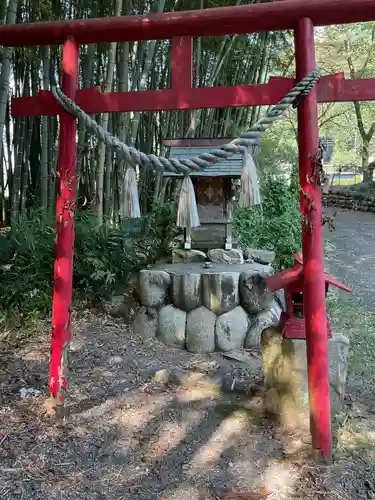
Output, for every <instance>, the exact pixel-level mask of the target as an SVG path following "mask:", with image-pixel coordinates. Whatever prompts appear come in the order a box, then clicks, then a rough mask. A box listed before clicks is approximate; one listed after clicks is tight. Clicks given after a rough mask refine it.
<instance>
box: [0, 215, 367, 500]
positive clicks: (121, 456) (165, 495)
mask: <svg viewBox="0 0 375 500" xmlns="http://www.w3.org/2000/svg"><path fill="white" fill-rule="evenodd" d="M374 225H375V218H374ZM338 230H339V231H340V228H339V229H338ZM370 234H371V233H370ZM373 253H374V257H373V258H374V260H375V252H373ZM366 265H367V264H366ZM339 277H340V276H339ZM46 332H47V333H40V336H39V338H37V339H34V341H33V342H31V343H29V344H26V345H23V346H19V347H15V346H13V345H12V344H10V343H6V342H4V343H2V344H0V349H1V356H0V363H1V364H0V391H1V393H0V403H1V406H0V423H1V429H0V498H1V499H4V500H8V499H25V500H47V499H50V500H54V499H59V500H60V499H61V500H80V499H83V500H86V499H90V500H92V499H97V500H102V499H103V500H104V499H105V500H115V499H116V500H130V499H136V500H258V499H261V498H269V499H270V500H282V499H291V498H295V499H302V498H303V499H314V500H322V499H332V500H336V499H353V498H358V499H371V498H375V473H374V470H375V467H374V466H375V451H374V450H375V448H374V444H375V404H374V405H372V402H373V401H374V402H375V399H374V398H371V397H369V394H370V392H369V391H366V395H367V397H366V398H363V399H361V394H362V393H363V391H362V385H361V375H360V373H362V377H363V378H368V377H367V375H366V373H365V372H358V373H357V372H355V376H354V377H352V378H351V379H350V381H349V385H348V387H349V394H348V398H347V401H346V405H345V408H344V410H343V412H342V414H340V415H339V416H338V418H337V419H336V420H335V422H334V436H335V457H334V463H333V465H332V466H331V467H327V466H317V465H316V463H315V462H314V461H313V459H312V458H311V457H310V456H309V455H308V450H310V445H309V438H308V436H306V435H305V434H299V435H298V434H296V435H293V436H285V435H283V433H282V432H281V430H280V429H279V428H278V426H277V424H276V423H275V422H274V421H272V420H270V419H269V418H267V417H266V416H265V415H263V413H262V404H261V399H260V398H259V397H256V396H254V397H250V396H246V397H245V396H244V395H243V394H236V393H233V394H230V395H229V394H223V393H222V392H220V391H218V390H217V386H216V385H215V384H214V383H212V384H211V383H204V384H203V383H202V384H199V385H196V384H186V385H185V386H184V385H181V384H173V383H169V384H164V383H162V382H160V381H158V380H156V379H155V377H154V374H155V372H156V371H158V370H161V369H167V368H176V367H178V368H181V369H186V370H189V371H190V372H191V373H202V375H204V376H205V377H208V378H211V379H212V380H213V381H215V380H216V379H217V378H218V377H219V378H222V377H223V376H224V375H225V374H231V376H233V377H235V378H236V379H237V380H241V379H247V380H248V379H250V380H253V381H254V383H257V382H259V380H260V379H261V376H262V374H261V363H260V359H259V356H258V355H256V354H254V355H253V359H252V362H251V364H250V365H241V364H239V363H238V362H235V361H231V360H229V359H226V358H224V357H222V356H221V355H219V354H215V355H209V356H195V355H191V354H188V353H187V352H185V351H180V350H174V349H171V348H167V347H166V346H163V345H162V344H160V343H159V342H157V341H152V342H144V341H142V340H141V339H139V338H136V337H135V336H134V335H133V334H132V331H131V328H130V327H129V326H127V325H124V324H123V323H121V322H119V321H116V320H113V319H111V318H109V317H107V316H103V315H95V314H93V313H89V312H87V313H85V314H83V313H80V315H79V317H76V318H75V320H74V341H73V343H72V349H71V387H70V391H69V396H68V399H67V410H68V414H67V416H66V418H65V419H64V420H60V421H56V420H55V419H52V418H51V417H50V416H49V415H48V413H46V411H45V402H46V400H47V397H48V395H47V389H46V380H47V374H48V357H49V338H48V330H46ZM373 356H374V355H373ZM30 387H32V388H34V389H37V390H39V391H41V392H40V394H32V395H28V396H25V397H22V395H21V393H20V390H21V389H22V388H30ZM354 388H355V390H354ZM352 389H353V390H352ZM291 443H292V444H293V446H292V445H291Z"/></svg>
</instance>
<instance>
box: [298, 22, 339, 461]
mask: <svg viewBox="0 0 375 500" xmlns="http://www.w3.org/2000/svg"><path fill="white" fill-rule="evenodd" d="M295 51H296V76H297V80H299V79H302V78H304V77H305V76H306V75H307V74H308V73H309V72H310V71H312V70H314V69H315V68H316V63H315V44H314V25H313V23H312V21H311V20H310V19H307V18H302V19H301V20H300V21H299V22H298V25H297V28H296V30H295ZM318 145H319V127H318V106H317V89H316V87H315V88H314V89H312V90H311V91H310V93H309V95H308V96H307V97H306V99H305V100H304V102H303V103H302V104H301V105H300V106H299V108H298V149H299V173H300V187H301V212H302V250H303V264H304V269H305V271H304V278H305V293H304V310H305V318H306V349H307V367H308V381H309V405H310V428H311V435H312V439H313V447H314V448H315V449H316V450H317V451H319V452H320V453H321V454H322V456H323V457H324V459H325V460H326V461H327V462H328V463H329V462H331V460H332V432H331V408H330V385H329V361H328V335H327V321H326V320H325V318H326V299H325V281H324V245H323V226H322V193H321V186H320V179H319V176H320V172H318V171H317V169H316V168H315V167H316V163H315V161H314V159H315V155H316V153H317V151H318Z"/></svg>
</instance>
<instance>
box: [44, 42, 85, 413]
mask: <svg viewBox="0 0 375 500" xmlns="http://www.w3.org/2000/svg"><path fill="white" fill-rule="evenodd" d="M78 54H79V48H78V45H77V43H76V42H75V40H73V39H69V40H67V41H66V42H65V44H64V48H63V58H62V88H63V90H64V92H65V94H66V95H67V96H69V97H71V98H72V99H74V97H75V94H76V89H77V84H78ZM76 129H77V123H76V119H75V118H74V117H73V116H71V115H69V114H68V113H66V112H64V111H61V114H60V137H59V158H58V160H59V162H58V173H57V179H56V184H57V199H56V239H55V269H54V288H53V304H52V342H51V360H50V375H49V388H50V391H51V395H52V397H53V398H54V400H55V403H56V404H57V405H58V404H60V403H62V401H63V400H64V394H63V393H64V390H65V389H66V387H67V385H68V350H69V342H70V339H71V324H70V315H71V302H72V273H73V253H74V210H75V199H76V198H75V196H76V194H75V186H76V181H75V170H76Z"/></svg>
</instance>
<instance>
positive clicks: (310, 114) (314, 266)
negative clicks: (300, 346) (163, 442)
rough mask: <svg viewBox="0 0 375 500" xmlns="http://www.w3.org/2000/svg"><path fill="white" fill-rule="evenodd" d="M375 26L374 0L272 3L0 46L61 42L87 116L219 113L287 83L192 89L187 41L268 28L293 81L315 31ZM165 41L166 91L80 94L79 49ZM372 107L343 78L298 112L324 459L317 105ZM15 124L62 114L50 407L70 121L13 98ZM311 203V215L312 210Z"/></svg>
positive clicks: (71, 194)
mask: <svg viewBox="0 0 375 500" xmlns="http://www.w3.org/2000/svg"><path fill="white" fill-rule="evenodd" d="M372 20H375V2H374V0H356V1H355V2H353V0H311V1H309V2H302V1H300V0H283V1H278V2H272V3H262V4H252V5H243V6H237V7H224V8H215V9H205V10H196V11H185V12H175V13H165V14H153V15H149V16H142V17H141V16H122V17H112V18H108V17H107V18H102V19H85V20H75V21H51V22H43V23H31V24H19V25H13V26H2V27H0V44H2V45H4V46H30V45H57V44H64V49H63V61H62V85H63V90H64V92H65V94H67V95H68V96H69V97H71V98H72V99H75V100H76V102H77V104H79V106H80V107H82V108H83V109H84V110H85V111H86V112H87V113H99V112H114V111H116V112H119V111H122V112H126V111H157V110H167V109H198V108H224V107H230V106H231V107H233V106H256V105H269V104H276V103H277V102H278V101H279V100H280V98H281V97H282V96H283V95H284V94H285V93H286V92H287V91H288V90H290V89H291V87H292V86H293V84H294V80H293V79H288V78H271V79H270V80H269V82H268V83H266V84H263V85H241V86H233V87H213V88H199V89H193V88H192V37H198V36H213V35H230V34H238V33H250V32H261V31H267V30H274V31H276V30H286V29H293V30H294V32H295V51H296V73H297V74H296V78H297V80H301V79H302V78H303V77H305V76H306V75H307V74H308V73H310V72H311V71H312V70H314V69H315V49H314V26H327V25H330V24H344V23H351V22H363V21H372ZM153 39H172V87H171V89H166V90H156V91H140V92H123V93H121V92H109V93H101V92H100V90H99V89H98V88H91V89H87V90H78V89H77V85H78V62H79V61H78V54H79V51H78V47H79V44H86V43H99V42H114V41H117V42H119V41H134V40H153ZM355 100H357V101H365V100H366V101H368V100H375V79H363V80H345V79H344V77H343V75H342V74H338V75H331V76H328V77H324V78H322V79H321V81H320V83H319V84H318V86H317V88H316V89H314V90H313V91H311V92H310V94H309V95H308V97H307V98H306V99H305V101H304V102H303V104H302V105H300V106H299V109H298V146H299V167H300V186H301V192H303V193H306V194H307V198H306V197H305V196H301V211H302V214H303V218H304V220H305V221H307V224H303V227H302V240H303V259H304V268H305V271H304V276H305V291H306V292H305V296H304V300H305V304H304V308H305V315H306V343H307V357H308V374H309V402H310V418H311V431H312V436H313V445H314V447H315V448H316V449H317V450H319V451H320V452H321V454H322V455H323V457H324V458H325V459H326V460H328V461H330V460H331V456H332V438H331V412H330V386H329V366H328V343H327V327H326V321H325V318H326V303H325V285H324V251H323V230H322V224H321V220H322V203H321V190H320V186H319V185H318V183H317V180H316V175H315V174H316V173H315V172H314V165H315V163H314V161H313V158H314V156H315V154H316V152H317V150H318V113H317V103H318V102H339V101H355ZM12 114H13V115H14V116H21V115H27V116H35V115H60V119H61V121H60V147H59V190H58V196H57V206H56V229H57V238H58V243H57V244H56V250H57V252H56V258H55V283H54V298H53V318H52V324H53V338H52V348H51V364H50V381H49V383H50V390H51V393H52V395H53V396H54V397H55V398H57V399H58V400H59V399H61V398H62V394H61V390H63V389H64V388H65V387H66V384H67V380H66V378H65V377H64V363H66V356H67V349H68V344H69V340H70V336H71V327H70V308H71V297H72V264H73V246H74V219H73V215H74V203H75V162H76V119H75V118H74V117H72V116H70V115H68V114H67V113H65V112H64V111H63V110H62V109H61V108H60V107H59V105H58V104H57V103H56V102H55V101H54V99H53V97H52V95H51V93H50V92H49V91H41V92H40V93H39V94H38V95H37V96H34V97H23V98H19V99H13V100H12ZM311 202H312V203H313V206H314V209H313V210H311V205H312V203H311Z"/></svg>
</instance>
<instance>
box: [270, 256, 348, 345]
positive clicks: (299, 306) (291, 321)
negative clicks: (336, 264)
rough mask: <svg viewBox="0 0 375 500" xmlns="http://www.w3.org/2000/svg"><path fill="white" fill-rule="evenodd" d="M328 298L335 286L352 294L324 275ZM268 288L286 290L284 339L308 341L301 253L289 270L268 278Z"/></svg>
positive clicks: (329, 335)
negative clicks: (331, 287)
mask: <svg viewBox="0 0 375 500" xmlns="http://www.w3.org/2000/svg"><path fill="white" fill-rule="evenodd" d="M324 277H325V284H326V287H325V290H326V296H327V293H328V289H329V286H330V285H332V286H335V287H337V288H340V289H341V290H344V291H345V292H348V293H352V291H351V289H350V288H348V287H347V286H345V285H344V284H343V283H341V282H340V281H338V280H337V279H336V278H334V277H333V276H331V275H330V274H326V273H325V274H324ZM266 280H267V283H268V287H269V289H270V290H271V291H272V292H277V291H278V290H281V289H284V292H285V304H286V311H284V312H283V313H282V314H281V317H280V323H279V326H280V328H281V329H282V333H283V336H284V338H288V339H306V332H305V314H304V308H303V294H304V290H305V285H304V267H303V260H302V255H301V254H300V253H297V254H295V256H294V265H293V266H292V267H290V268H289V269H284V270H283V271H281V272H279V273H277V274H275V275H273V276H267V277H266ZM327 333H328V338H332V331H331V326H330V323H329V320H328V318H327Z"/></svg>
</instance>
